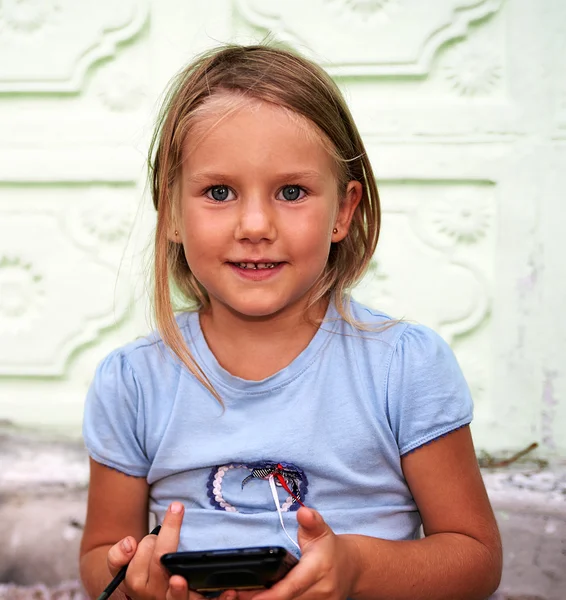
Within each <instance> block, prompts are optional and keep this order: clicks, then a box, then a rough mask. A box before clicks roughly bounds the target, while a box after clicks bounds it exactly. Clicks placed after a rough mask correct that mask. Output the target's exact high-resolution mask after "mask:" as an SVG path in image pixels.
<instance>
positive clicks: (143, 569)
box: [126, 535, 168, 594]
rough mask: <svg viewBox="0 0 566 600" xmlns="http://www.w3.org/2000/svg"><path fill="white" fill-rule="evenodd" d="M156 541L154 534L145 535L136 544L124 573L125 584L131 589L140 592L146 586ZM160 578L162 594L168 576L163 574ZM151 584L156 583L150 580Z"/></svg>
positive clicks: (165, 587)
mask: <svg viewBox="0 0 566 600" xmlns="http://www.w3.org/2000/svg"><path fill="white" fill-rule="evenodd" d="M156 543H157V537H156V536H155V535H146V536H145V537H144V538H143V539H142V540H141V541H140V543H139V544H138V548H137V550H136V553H135V555H134V557H133V558H132V560H131V562H130V566H129V567H128V572H127V573H126V585H127V586H128V587H129V588H130V589H131V590H136V591H138V592H141V591H143V590H145V588H146V587H147V586H148V584H149V572H150V565H151V561H152V560H153V552H154V549H155V544H156ZM161 580H162V581H161V588H162V590H163V591H162V594H164V593H165V590H166V589H167V580H168V577H166V576H165V575H164V574H163V575H162V576H161ZM152 585H158V584H157V583H156V582H155V581H152Z"/></svg>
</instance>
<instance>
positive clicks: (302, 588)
mask: <svg viewBox="0 0 566 600" xmlns="http://www.w3.org/2000/svg"><path fill="white" fill-rule="evenodd" d="M297 521H298V522H299V533H298V541H299V546H300V547H301V552H302V556H301V560H300V561H299V564H298V565H297V566H296V567H295V568H294V569H292V570H291V571H290V572H289V573H288V574H287V575H286V576H285V577H284V578H283V579H282V580H281V581H279V582H278V583H276V584H275V585H274V586H273V587H272V588H271V589H269V590H266V591H262V592H260V593H259V594H258V593H255V594H254V596H253V597H254V600H291V599H293V600H295V599H299V598H300V600H320V599H324V600H344V598H347V597H348V596H349V595H351V594H352V591H353V589H354V587H355V582H356V579H357V570H358V569H359V568H360V562H359V560H358V559H357V547H356V544H355V542H354V541H353V536H338V535H336V534H335V533H334V532H333V531H332V529H330V527H329V526H328V525H327V524H326V523H325V521H324V519H323V518H322V516H321V515H320V514H319V513H318V512H317V511H316V510H313V509H312V508H300V509H299V510H298V511H297ZM244 597H245V592H244V593H242V592H240V594H239V598H240V599H242V600H244Z"/></svg>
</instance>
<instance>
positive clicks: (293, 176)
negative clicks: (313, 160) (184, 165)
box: [187, 171, 321, 183]
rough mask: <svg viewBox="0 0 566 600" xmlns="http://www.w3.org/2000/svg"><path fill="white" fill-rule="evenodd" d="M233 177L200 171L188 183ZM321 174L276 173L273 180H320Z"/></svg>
mask: <svg viewBox="0 0 566 600" xmlns="http://www.w3.org/2000/svg"><path fill="white" fill-rule="evenodd" d="M233 177H234V176H233V175H227V174H226V173H216V172H212V171H199V172H197V173H192V174H191V175H188V176H187V181H189V182H195V183H199V182H201V181H229V180H231V179H233ZM320 178H321V174H320V173H319V172H318V171H293V172H289V173H275V174H274V175H273V179H277V180H278V181H290V182H293V181H296V180H300V179H320Z"/></svg>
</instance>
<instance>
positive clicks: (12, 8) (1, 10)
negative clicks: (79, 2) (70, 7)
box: [0, 0, 61, 34]
mask: <svg viewBox="0 0 566 600" xmlns="http://www.w3.org/2000/svg"><path fill="white" fill-rule="evenodd" d="M60 8H61V7H60V5H59V4H58V3H57V2H55V1H53V0H51V1H50V0H3V2H2V3H1V4H0V31H2V30H3V29H7V30H10V31H12V32H16V33H24V34H30V33H33V32H34V31H37V30H39V29H41V28H42V27H44V26H45V25H46V23H47V22H48V21H49V20H51V19H53V18H54V16H56V15H57V13H58V11H59V10H60Z"/></svg>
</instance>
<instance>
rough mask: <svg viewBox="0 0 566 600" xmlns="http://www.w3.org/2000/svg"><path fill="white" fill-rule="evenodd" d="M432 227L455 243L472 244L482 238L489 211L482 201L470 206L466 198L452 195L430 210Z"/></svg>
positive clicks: (488, 219) (489, 221) (488, 223)
mask: <svg viewBox="0 0 566 600" xmlns="http://www.w3.org/2000/svg"><path fill="white" fill-rule="evenodd" d="M430 212H431V223H432V227H433V228H434V229H435V230H436V232H437V233H438V234H441V235H445V236H448V237H449V238H451V239H452V240H454V241H455V242H457V243H468V244H473V243H474V242H477V241H478V240H480V239H481V238H483V237H484V236H485V234H486V232H487V229H488V228H489V226H490V223H491V218H492V214H491V210H490V207H489V206H488V204H487V203H486V202H484V201H482V202H479V203H478V204H477V205H476V206H472V205H470V202H469V201H468V198H465V197H464V198H463V197H461V196H458V195H454V196H453V197H451V198H445V199H443V200H439V201H438V202H437V203H436V205H435V206H432V207H431V208H430Z"/></svg>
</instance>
